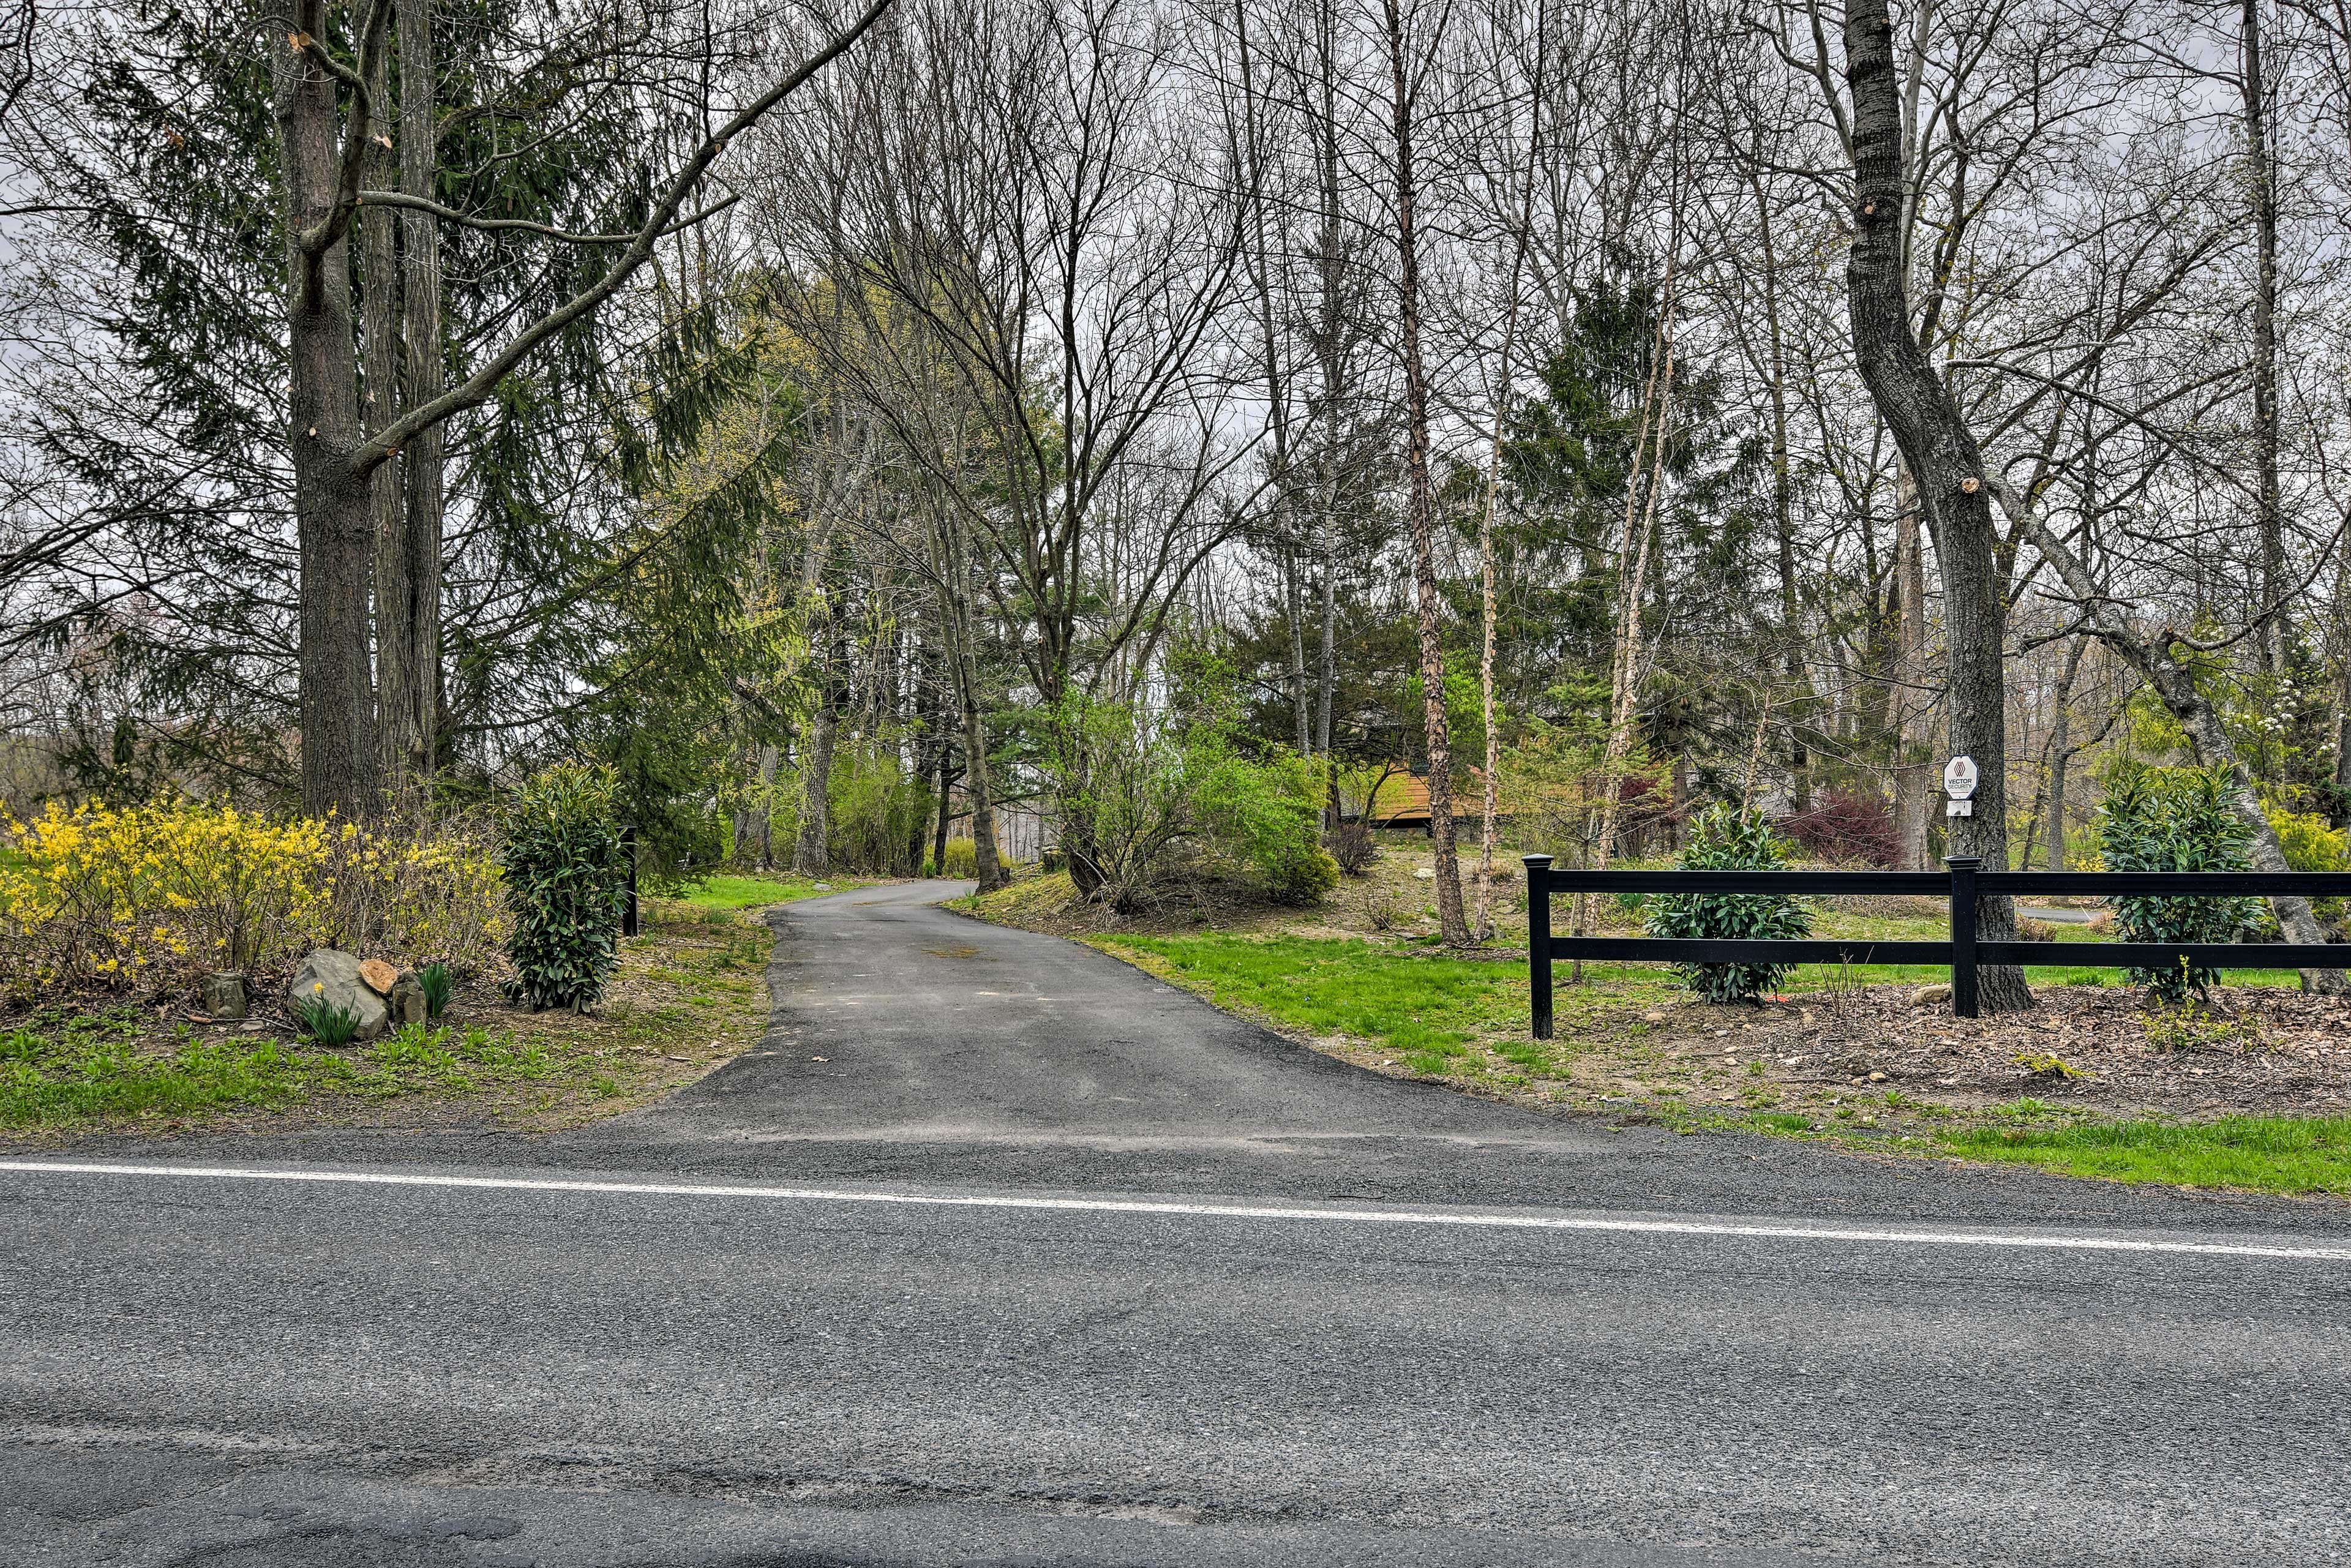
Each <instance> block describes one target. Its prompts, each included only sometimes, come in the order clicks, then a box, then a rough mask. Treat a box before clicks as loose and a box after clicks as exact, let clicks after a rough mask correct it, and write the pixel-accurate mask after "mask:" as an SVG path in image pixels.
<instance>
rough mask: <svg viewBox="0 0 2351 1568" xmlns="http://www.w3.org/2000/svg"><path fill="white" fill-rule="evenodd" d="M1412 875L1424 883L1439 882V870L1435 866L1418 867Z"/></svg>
mask: <svg viewBox="0 0 2351 1568" xmlns="http://www.w3.org/2000/svg"><path fill="white" fill-rule="evenodd" d="M1412 874H1413V875H1414V876H1416V877H1417V878H1418V879H1419V880H1421V881H1422V882H1435V881H1436V880H1437V868H1436V867H1435V866H1427V865H1425V866H1416V867H1415V868H1414V870H1413V873H1412Z"/></svg>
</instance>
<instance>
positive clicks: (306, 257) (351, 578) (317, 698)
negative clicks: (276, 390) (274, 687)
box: [272, 4, 377, 820]
mask: <svg viewBox="0 0 2351 1568" xmlns="http://www.w3.org/2000/svg"><path fill="white" fill-rule="evenodd" d="M318 24H319V6H318V5H316V4H310V5H303V6H300V7H298V15H297V17H296V26H297V31H298V34H299V33H308V34H309V35H311V36H316V33H317V31H318ZM272 58H273V61H274V66H273V73H272V74H273V82H272V87H273V97H274V99H275V103H274V105H273V109H274V112H275V115H276V119H277V141H278V159H279V164H280V167H281V170H282V176H281V178H282V181H283V202H284V213H285V226H286V245H287V257H286V259H287V311H286V318H287V320H286V325H287V350H288V358H287V364H288V370H289V376H288V382H289V386H288V393H289V396H288V413H289V414H290V416H291V418H290V423H289V428H288V430H287V445H288V447H289V448H290V450H291V452H292V455H293V466H294V517H295V535H296V541H297V547H298V551H299V553H300V558H301V587H300V605H299V610H298V617H297V621H298V634H299V637H300V641H301V647H300V653H299V655H298V668H299V685H300V713H301V727H302V806H303V810H306V811H308V812H309V813H310V814H312V815H314V816H325V815H328V814H329V813H330V812H332V813H338V814H340V815H341V816H343V817H344V818H346V819H347V820H348V819H352V818H360V817H365V816H367V815H368V814H370V813H371V811H372V810H374V809H375V806H376V803H377V791H376V770H375V763H376V755H375V752H376V747H375V733H374V731H375V722H374V721H375V691H374V684H373V682H372V680H371V672H370V669H369V659H368V643H369V636H368V598H369V588H370V578H371V575H372V573H371V558H372V556H373V545H374V538H373V522H374V519H373V517H372V516H371V486H370V485H369V482H368V479H367V477H366V476H363V475H361V474H360V473H359V472H358V471H357V470H356V469H355V468H354V466H353V465H352V463H351V459H350V454H351V452H352V451H353V449H354V448H356V447H357V446H358V445H359V444H360V436H361V422H360V406H359V364H358V360H357V356H356V355H355V353H354V351H353V345H352V338H353V333H352V330H351V327H352V314H351V271H350V244H349V240H348V237H347V236H348V229H345V230H343V231H342V232H341V233H336V232H334V231H333V229H332V227H331V225H330V220H331V219H332V217H333V215H334V214H335V212H336V210H337V205H338V202H339V200H340V185H341V178H342V171H341V162H342V143H341V139H340V137H339V135H338V134H337V132H338V129H339V127H338V120H339V116H338V112H337V99H336V90H335V86H336V84H335V80H334V78H332V77H330V76H329V75H328V74H327V72H326V71H325V70H324V69H323V68H321V67H320V66H319V63H318V61H317V60H316V59H314V58H313V57H311V56H310V55H309V54H308V53H307V52H306V51H304V50H303V49H301V48H298V47H292V45H291V43H290V42H289V43H288V44H287V46H286V47H284V49H283V52H278V50H277V49H276V48H273V51H272ZM355 129H358V130H360V131H361V133H364V127H363V125H362V126H360V127H357V128H355ZM314 235H325V236H327V237H325V238H324V241H323V243H319V242H318V241H316V240H314V238H313V236H314Z"/></svg>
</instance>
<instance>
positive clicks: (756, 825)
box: [752, 745, 782, 871]
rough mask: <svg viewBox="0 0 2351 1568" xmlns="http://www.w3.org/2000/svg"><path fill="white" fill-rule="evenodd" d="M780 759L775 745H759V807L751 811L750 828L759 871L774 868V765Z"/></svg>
mask: <svg viewBox="0 0 2351 1568" xmlns="http://www.w3.org/2000/svg"><path fill="white" fill-rule="evenodd" d="M781 760H782V757H781V755H780V754H779V753H778V751H777V749H776V747H773V746H769V745H762V746H761V747H759V769H758V779H759V809H758V810H757V811H755V812H754V813H752V829H753V831H754V834H755V837H754V840H753V841H754V843H755V844H756V845H757V846H758V857H759V858H758V865H759V869H760V870H761V871H773V870H775V869H776V765H777V764H778V762H780V761H781Z"/></svg>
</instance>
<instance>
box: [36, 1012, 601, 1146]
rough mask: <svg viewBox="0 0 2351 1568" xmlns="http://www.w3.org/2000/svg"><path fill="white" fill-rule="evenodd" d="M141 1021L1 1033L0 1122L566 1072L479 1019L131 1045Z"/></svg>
mask: <svg viewBox="0 0 2351 1568" xmlns="http://www.w3.org/2000/svg"><path fill="white" fill-rule="evenodd" d="M146 1029H147V1024H146V1020H144V1019H141V1018H140V1017H139V1016H138V1015H137V1014H136V1013H134V1012H131V1011H128V1010H120V1011H115V1012H106V1013H81V1014H75V1015H71V1016H68V1017H61V1018H48V1019H37V1020H35V1021H34V1022H33V1023H31V1024H27V1025H24V1026H21V1027H19V1028H16V1029H13V1030H8V1031H7V1032H5V1033H0V1126H7V1127H51V1126H58V1125H63V1124H70V1123H76V1122H88V1121H104V1120H111V1119H115V1118H138V1119H150V1118H155V1117H167V1116H201V1115H205V1114H208V1113H214V1112H218V1111H233V1110H261V1111H274V1110H282V1109H284V1108H285V1107H286V1106H288V1105H291V1104H294V1103H298V1102H300V1101H304V1100H308V1099H310V1098H312V1097H313V1096H315V1095H319V1094H337V1095H347V1096H350V1097H353V1098H359V1099H390V1098H392V1097H393V1096H395V1095H400V1094H410V1093H417V1092H428V1093H441V1094H466V1093H472V1092H476V1091H479V1090H484V1089H489V1088H494V1087H498V1086H502V1085H507V1084H517V1083H526V1082H541V1081H545V1080H548V1079H552V1078H556V1077H558V1076H559V1075H562V1074H564V1073H567V1072H569V1071H577V1070H578V1069H579V1067H580V1063H579V1062H578V1061H574V1060H573V1059H572V1057H571V1055H570V1054H569V1053H566V1052H559V1051H549V1050H548V1049H547V1048H545V1047H544V1046H541V1045H538V1044H533V1043H531V1042H528V1041H525V1040H516V1039H513V1038H511V1037H509V1036H507V1035H504V1034H498V1033H493V1032H492V1031H490V1030H486V1029H482V1028H479V1027H468V1028H462V1029H461V1028H437V1027H433V1026H428V1025H424V1024H412V1025H410V1026H408V1027H407V1028H405V1029H402V1030H400V1031H398V1032H397V1033H394V1034H389V1035H386V1036H385V1037H383V1038H382V1039H381V1040H372V1041H370V1042H368V1043H366V1044H364V1045H359V1046H354V1047H351V1048H350V1049H349V1050H347V1051H322V1050H313V1049H309V1048H308V1047H305V1046H301V1045H289V1044H287V1043H285V1042H283V1041H279V1040H246V1039H243V1038H240V1037H238V1036H235V1035H230V1036H227V1037H225V1038H210V1039H208V1038H205V1037H204V1036H201V1035H198V1034H196V1033H194V1032H193V1031H192V1030H188V1029H186V1028H184V1027H183V1028H181V1029H180V1030H178V1031H177V1033H176V1038H175V1039H174V1040H172V1042H171V1044H170V1045H169V1046H168V1048H167V1049H165V1050H163V1051H161V1052H157V1051H154V1050H153V1049H152V1047H150V1048H149V1049H147V1050H143V1051H142V1050H141V1049H139V1045H140V1040H141V1035H142V1034H143V1033H144V1032H145V1031H146Z"/></svg>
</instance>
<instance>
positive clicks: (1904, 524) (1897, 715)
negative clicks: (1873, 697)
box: [1886, 464, 1934, 871]
mask: <svg viewBox="0 0 2351 1568" xmlns="http://www.w3.org/2000/svg"><path fill="white" fill-rule="evenodd" d="M1900 468H1901V472H1900V475H1899V476H1898V480H1897V483H1896V486H1895V495H1896V501H1897V503H1898V505H1899V507H1900V510H1899V511H1898V513H1897V514H1896V517H1895V522H1894V680H1893V683H1892V685H1891V688H1890V690H1889V692H1888V694H1887V698H1886V718H1887V721H1888V722H1887V725H1886V728H1887V729H1888V730H1889V731H1890V732H1891V733H1892V735H1893V738H1894V758H1895V760H1894V821H1895V825H1896V828H1897V829H1898V830H1899V831H1900V832H1901V836H1902V838H1901V842H1902V849H1901V853H1902V869H1903V870H1904V871H1925V870H1926V869H1927V860H1928V854H1927V851H1928V838H1929V836H1930V834H1929V828H1930V824H1929V823H1928V820H1927V813H1928V810H1930V809H1932V807H1933V805H1934V790H1933V788H1932V785H1931V781H1930V779H1928V774H1929V773H1930V772H1931V771H1932V769H1931V768H1930V767H1929V765H1928V761H1927V757H1926V753H1927V749H1928V746H1927V741H1926V739H1925V738H1924V737H1922V736H1921V735H1920V734H1919V729H1920V727H1921V723H1922V716H1921V714H1920V711H1919V710H1920V706H1921V703H1922V695H1921V694H1923V693H1924V692H1925V691H1926V689H1927V678H1928V670H1927V547H1926V541H1925V540H1924V539H1923V538H1920V529H1919V527H1918V491H1917V486H1915V485H1913V484H1912V483H1911V482H1910V469H1909V465H1907V464H1902V465H1900Z"/></svg>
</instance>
